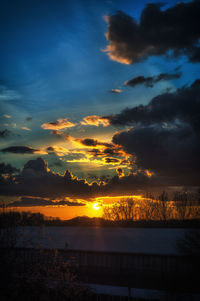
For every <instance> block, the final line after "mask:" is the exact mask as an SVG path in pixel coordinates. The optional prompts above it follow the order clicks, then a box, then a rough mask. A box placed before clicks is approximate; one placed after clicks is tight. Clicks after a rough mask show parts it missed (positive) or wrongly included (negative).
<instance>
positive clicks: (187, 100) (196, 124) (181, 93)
mask: <svg viewBox="0 0 200 301" xmlns="http://www.w3.org/2000/svg"><path fill="white" fill-rule="evenodd" d="M107 117H108V116H107ZM177 121H179V122H182V123H187V124H189V125H190V126H192V127H193V128H194V129H195V131H196V132H198V133H199V130H200V80H196V81H195V82H194V83H193V84H192V85H191V86H190V87H182V88H180V89H178V90H177V91H175V92H173V93H164V94H161V95H158V96H156V97H154V98H153V99H152V100H151V101H150V102H149V104H148V105H140V106H137V107H133V108H130V109H126V110H124V111H122V112H121V113H119V114H117V115H113V116H110V122H111V123H112V124H116V125H128V124H142V125H152V124H163V123H172V122H173V123H174V122H177Z"/></svg>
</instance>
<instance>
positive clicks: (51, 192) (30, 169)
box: [0, 158, 98, 198]
mask: <svg viewBox="0 0 200 301" xmlns="http://www.w3.org/2000/svg"><path fill="white" fill-rule="evenodd" d="M0 191H1V194H2V195H7V194H8V195H29V196H36V197H38V196H39V197H56V198H58V197H63V196H79V197H80V196H82V195H83V196H84V197H91V196H92V195H93V194H94V193H97V192H98V185H97V184H96V183H93V184H92V185H89V184H88V183H87V181H85V180H81V179H80V180H79V179H78V178H76V177H74V176H73V175H72V173H71V172H70V171H69V170H66V172H65V174H64V175H60V174H58V173H54V172H51V171H50V169H49V168H48V164H47V162H45V161H44V160H43V159H42V158H38V159H36V160H29V161H28V162H27V163H26V164H25V165H24V167H23V169H22V171H21V173H20V174H19V175H17V176H15V178H13V179H12V180H11V179H9V181H3V182H1V184H0Z"/></svg>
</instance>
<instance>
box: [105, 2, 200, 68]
mask: <svg viewBox="0 0 200 301" xmlns="http://www.w3.org/2000/svg"><path fill="white" fill-rule="evenodd" d="M161 7H162V4H158V3H156V4H155V3H154V4H148V5H147V6H146V7H145V8H144V10H143V11H142V14H141V17H140V22H139V23H138V22H137V21H136V20H135V19H134V18H132V17H130V16H128V15H127V14H125V13H123V12H117V13H116V14H115V15H112V16H108V17H107V18H106V20H107V22H108V31H107V34H106V37H107V39H108V41H109V45H108V46H107V48H106V50H105V51H106V52H107V53H108V55H109V57H110V58H111V59H112V60H115V61H118V62H121V63H125V64H131V63H134V62H137V61H140V60H141V59H145V58H147V57H148V56H151V55H169V54H171V55H172V56H174V57H176V56H178V55H186V56H187V57H188V59H189V60H190V61H192V62H199V61H200V45H199V39H200V18H199V15H200V1H199V0H193V1H190V2H187V3H183V2H179V3H177V4H176V5H175V6H173V7H170V8H168V9H166V10H161Z"/></svg>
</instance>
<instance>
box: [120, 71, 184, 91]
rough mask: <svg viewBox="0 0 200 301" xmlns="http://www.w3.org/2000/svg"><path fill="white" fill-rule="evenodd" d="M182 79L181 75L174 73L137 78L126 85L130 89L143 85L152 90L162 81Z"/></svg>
mask: <svg viewBox="0 0 200 301" xmlns="http://www.w3.org/2000/svg"><path fill="white" fill-rule="evenodd" d="M180 77H181V73H174V74H168V73H161V74H159V75H155V76H149V77H145V76H137V77H134V78H132V79H131V80H128V81H126V82H125V85H127V86H130V87H135V86H138V85H142V84H143V85H145V86H146V87H148V88H152V87H153V86H154V84H156V83H158V82H160V81H163V80H172V79H178V78H180Z"/></svg>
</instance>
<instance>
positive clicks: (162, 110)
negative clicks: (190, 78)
mask: <svg viewBox="0 0 200 301" xmlns="http://www.w3.org/2000/svg"><path fill="white" fill-rule="evenodd" d="M110 122H111V124H117V125H128V124H129V125H134V128H132V129H129V130H128V131H124V132H121V133H117V134H115V135H114V137H113V143H114V144H116V145H117V146H118V147H121V148H123V150H124V151H125V152H126V153H128V154H131V155H132V156H133V157H135V158H136V164H137V167H138V168H139V169H142V170H150V171H152V172H154V173H155V174H156V175H157V176H159V177H160V179H163V180H162V181H161V182H164V181H165V182H166V183H168V185H177V186H179V185H193V186H196V185H199V184H200V180H199V179H200V159H199V153H200V140H199V138H200V80H199V79H197V80H196V81H195V82H194V83H193V84H192V85H191V86H189V87H187V86H184V87H182V88H180V89H178V90H177V91H175V92H173V93H164V94H161V95H158V96H156V97H154V98H153V99H152V100H151V101H150V102H149V104H147V105H140V106H137V107H134V108H131V109H126V110H124V111H122V112H121V113H120V114H117V115H113V116H111V117H110ZM133 164H134V162H133Z"/></svg>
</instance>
